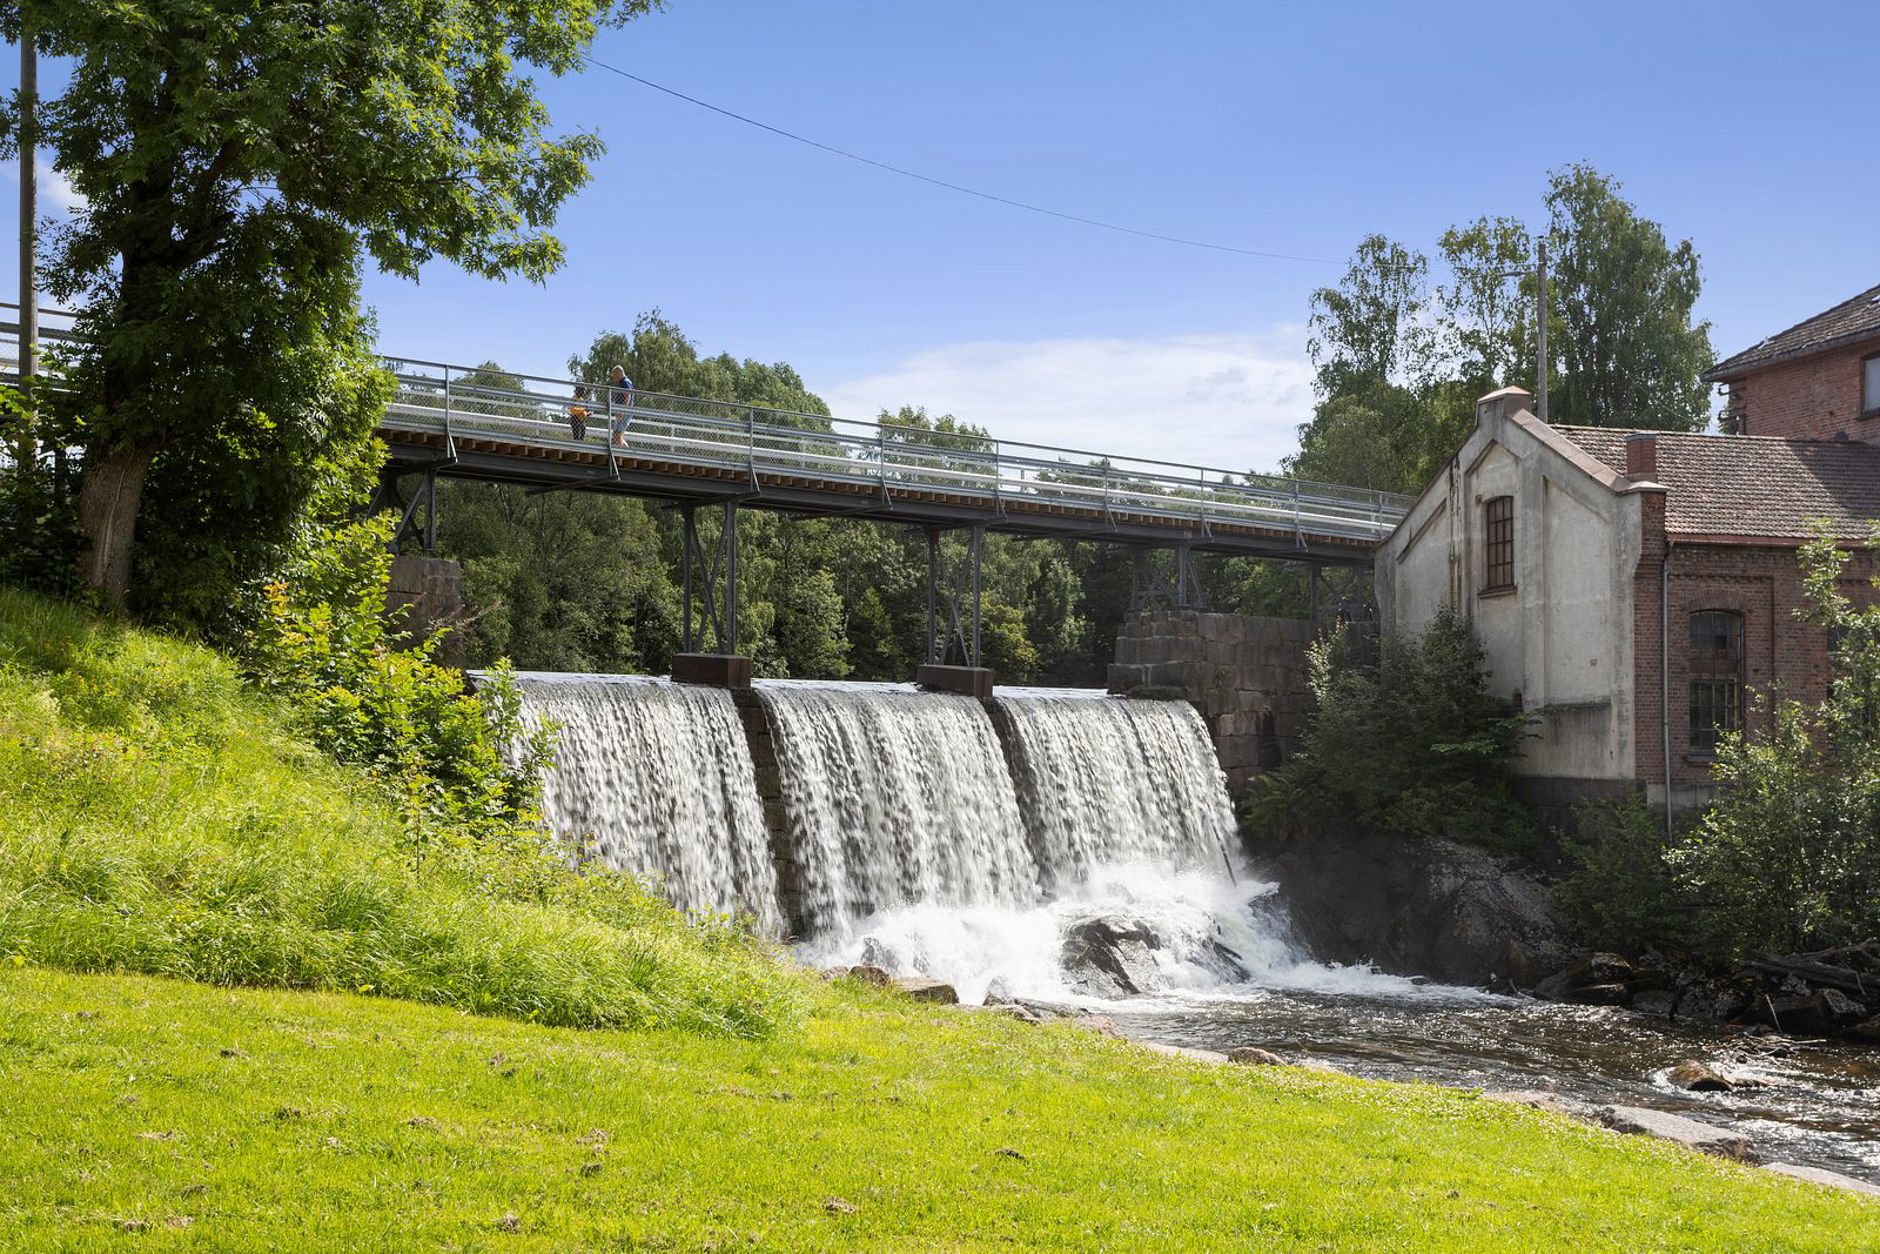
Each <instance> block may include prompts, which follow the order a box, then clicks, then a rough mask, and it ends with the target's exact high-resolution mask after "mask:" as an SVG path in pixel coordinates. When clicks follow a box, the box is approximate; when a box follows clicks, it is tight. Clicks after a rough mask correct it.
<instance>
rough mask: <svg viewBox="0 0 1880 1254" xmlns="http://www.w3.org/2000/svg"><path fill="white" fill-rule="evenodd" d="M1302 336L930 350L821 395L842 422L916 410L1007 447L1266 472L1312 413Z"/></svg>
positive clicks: (1291, 328)
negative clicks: (972, 427) (948, 418)
mask: <svg viewBox="0 0 1880 1254" xmlns="http://www.w3.org/2000/svg"><path fill="white" fill-rule="evenodd" d="M1305 341H1306V335H1305V329H1304V328H1303V327H1300V326H1296V325H1291V324H1282V325H1278V326H1274V327H1271V328H1268V329H1267V330H1265V331H1260V332H1251V333H1237V332H1222V333H1217V334H1203V335H1178V336H1162V337H1148V338H1140V339H1131V338H1115V339H1063V340H1032V341H1018V342H1013V341H1005V342H1000V341H985V342H979V343H967V344H952V345H947V346H943V347H939V348H932V349H926V350H923V351H921V352H917V353H915V354H913V355H912V356H909V357H908V358H906V359H905V360H903V361H901V362H899V363H898V364H896V365H895V366H893V367H891V368H890V369H887V370H884V371H881V372H879V373H877V374H872V375H868V376H866V377H864V378H860V379H855V380H853V381H851V382H848V383H843V384H840V385H839V386H837V387H835V388H833V389H826V390H824V391H823V398H824V399H825V400H827V401H828V402H829V406H830V408H831V409H832V410H834V411H835V412H836V413H837V414H840V415H843V416H845V417H856V418H859V417H863V416H865V415H870V416H871V415H873V414H874V413H875V412H876V411H877V410H880V409H883V408H887V409H898V408H899V407H900V406H902V405H924V406H926V407H927V411H928V412H929V413H930V414H934V415H939V414H946V413H950V414H953V415H954V416H955V417H957V418H959V419H961V420H962V421H965V422H972V423H976V424H978V425H979V426H982V427H985V428H986V429H987V430H989V431H990V432H991V433H992V434H993V435H994V436H996V437H998V438H1000V439H1004V440H1022V441H1026V442H1028V443H1033V444H1049V445H1056V446H1060V447H1068V448H1075V449H1085V450H1090V451H1094V452H1099V453H1107V454H1111V455H1116V456H1124V457H1150V458H1157V459H1160V460H1164V461H1173V462H1185V463H1189V464H1192V465H1199V466H1209V467H1220V468H1223V469H1227V470H1233V471H1237V472H1238V471H1246V470H1273V469H1276V468H1277V467H1278V465H1279V459H1280V458H1281V457H1283V456H1285V455H1286V454H1288V453H1290V452H1292V451H1294V449H1295V448H1296V447H1297V445H1298V440H1297V431H1296V429H1297V427H1298V425H1299V424H1300V423H1302V422H1304V421H1305V420H1306V419H1307V418H1309V417H1310V416H1311V411H1312V367H1311V364H1310V363H1309V362H1308V361H1307V360H1306V354H1305Z"/></svg>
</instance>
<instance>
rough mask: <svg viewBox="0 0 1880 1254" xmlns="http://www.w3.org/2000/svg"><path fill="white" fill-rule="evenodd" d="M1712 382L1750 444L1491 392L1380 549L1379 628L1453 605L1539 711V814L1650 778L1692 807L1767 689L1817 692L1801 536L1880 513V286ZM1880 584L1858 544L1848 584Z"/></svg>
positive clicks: (1651, 788) (1824, 662) (1503, 681)
mask: <svg viewBox="0 0 1880 1254" xmlns="http://www.w3.org/2000/svg"><path fill="white" fill-rule="evenodd" d="M1706 377H1707V378H1709V379H1711V380H1712V381H1713V382H1719V383H1724V384H1727V385H1728V387H1729V397H1730V399H1729V406H1728V409H1727V411H1726V412H1727V414H1728V419H1727V421H1728V422H1729V424H1730V425H1731V426H1732V427H1733V428H1734V430H1735V431H1736V432H1737V434H1728V435H1687V434H1676V433H1669V432H1650V431H1637V432H1631V431H1625V430H1621V429H1613V428H1591V427H1586V428H1576V427H1564V426H1563V427H1551V426H1548V425H1547V424H1545V423H1542V422H1541V421H1540V420H1539V419H1537V418H1536V417H1535V416H1534V415H1533V413H1532V412H1530V409H1529V404H1528V402H1529V397H1528V394H1527V393H1526V392H1523V391H1521V390H1519V389H1516V388H1508V389H1504V390H1502V391H1500V392H1496V393H1494V394H1492V395H1490V396H1487V397H1484V398H1483V399H1482V401H1481V402H1480V403H1479V404H1478V405H1477V409H1476V426H1475V430H1474V431H1473V432H1472V433H1471V435H1470V436H1469V438H1468V440H1467V441H1466V442H1465V443H1464V444H1463V447H1462V449H1461V450H1460V451H1459V452H1458V453H1457V455H1456V457H1455V458H1454V459H1453V460H1452V461H1451V463H1450V464H1449V466H1448V467H1447V468H1446V469H1445V471H1444V473H1443V475H1442V476H1441V477H1439V478H1438V479H1437V480H1436V482H1434V483H1432V484H1431V485H1430V486H1429V487H1428V488H1426V489H1425V490H1424V492H1423V494H1422V495H1421V496H1419V497H1418V498H1417V501H1416V504H1415V505H1413V506H1412V507H1411V509H1410V511H1409V513H1408V515H1407V516H1406V517H1405V519H1404V522H1403V523H1402V524H1401V525H1400V526H1399V527H1398V528H1397V530H1396V532H1395V533H1394V534H1393V535H1392V536H1391V537H1390V539H1389V540H1387V541H1386V542H1385V543H1384V545H1383V546H1382V547H1381V548H1380V549H1379V551H1378V556H1377V592H1378V604H1379V610H1380V616H1381V619H1382V622H1383V625H1384V628H1385V630H1387V631H1415V630H1418V629H1419V628H1420V627H1421V626H1422V625H1423V624H1425V623H1427V622H1428V621H1429V619H1430V618H1431V617H1432V616H1433V615H1434V614H1435V613H1436V611H1437V609H1438V608H1439V607H1441V606H1443V605H1449V606H1452V607H1454V608H1456V609H1457V610H1458V611H1459V612H1461V613H1462V614H1463V615H1464V616H1465V617H1467V618H1469V619H1470V620H1471V621H1472V622H1473V624H1474V625H1475V628H1476V630H1477V632H1478V634H1479V635H1480V636H1481V638H1482V642H1483V645H1484V648H1485V649H1486V651H1487V653H1488V661H1489V669H1490V674H1491V680H1492V683H1493V684H1494V686H1495V688H1496V689H1497V690H1498V691H1499V692H1500V693H1501V694H1502V695H1505V696H1506V697H1508V698H1509V700H1510V701H1512V702H1514V703H1517V704H1521V705H1524V706H1529V707H1533V706H1543V707H1546V712H1545V714H1544V715H1543V716H1542V718H1541V720H1540V723H1539V724H1538V726H1537V728H1536V732H1537V734H1536V736H1535V737H1534V739H1532V740H1531V741H1530V742H1529V744H1528V747H1527V749H1526V750H1525V752H1524V756H1523V760H1522V762H1521V763H1520V765H1519V769H1520V771H1521V772H1522V774H1523V776H1524V778H1525V780H1526V783H1527V785H1528V788H1529V792H1530V796H1531V797H1532V799H1534V800H1535V801H1537V802H1539V803H1541V804H1542V805H1543V806H1545V807H1549V808H1553V807H1559V806H1564V805H1566V804H1569V803H1571V802H1573V801H1576V800H1578V799H1581V798H1584V797H1588V796H1598V795H1609V794H1613V793H1617V792H1622V791H1626V790H1630V789H1632V788H1635V787H1637V786H1639V785H1641V784H1642V785H1644V786H1645V789H1646V791H1647V792H1648V794H1649V795H1650V796H1651V798H1652V799H1653V801H1654V802H1655V803H1658V804H1664V805H1666V806H1667V807H1668V808H1673V809H1677V808H1683V807H1686V806H1689V805H1692V804H1696V803H1699V802H1701V801H1703V800H1705V799H1706V798H1707V797H1708V795H1709V794H1710V792H1711V780H1710V764H1711V761H1712V757H1713V753H1714V749H1715V745H1716V741H1717V737H1718V736H1719V735H1721V734H1722V733H1723V732H1725V731H1729V730H1732V729H1735V728H1738V727H1744V728H1747V729H1748V730H1750V731H1751V733H1752V734H1753V733H1754V731H1755V730H1756V728H1757V725H1758V718H1759V715H1758V712H1757V709H1756V702H1755V694H1757V693H1758V692H1767V691H1770V690H1771V689H1772V688H1777V687H1779V688H1780V689H1781V690H1782V691H1783V692H1786V693H1787V694H1789V695H1793V696H1798V697H1801V698H1803V699H1809V700H1818V699H1819V698H1820V697H1821V696H1822V695H1823V694H1824V692H1825V690H1826V685H1827V682H1828V676H1829V656H1828V647H1829V646H1828V641H1827V638H1826V634H1825V632H1824V631H1823V630H1822V629H1821V628H1819V627H1815V626H1812V625H1810V624H1808V623H1805V622H1803V621H1801V620H1800V619H1799V618H1798V617H1797V615H1796V611H1797V609H1799V608H1800V606H1801V605H1802V583H1801V576H1800V572H1799V570H1798V568H1797V565H1796V550H1797V549H1798V547H1799V546H1800V545H1801V543H1802V542H1803V541H1804V540H1805V539H1806V538H1807V537H1808V536H1809V534H1810V533H1811V529H1812V528H1813V527H1814V526H1815V525H1817V524H1822V525H1826V526H1827V527H1828V528H1829V529H1830V530H1831V531H1832V532H1833V534H1835V535H1836V536H1837V537H1839V538H1841V539H1842V540H1844V541H1847V542H1849V543H1850V544H1853V543H1855V542H1858V541H1860V540H1862V539H1864V538H1865V537H1866V535H1867V533H1868V531H1869V528H1870V527H1871V525H1872V523H1873V521H1874V520H1876V519H1880V288H1874V289H1872V290H1870V291H1868V292H1864V293H1862V294H1861V295H1860V296H1858V297H1855V298H1854V299H1853V300H1851V301H1848V302H1845V303H1844V304H1841V305H1837V306H1836V307H1835V308H1833V309H1830V310H1828V311H1827V312H1825V313H1823V314H1820V315H1818V316H1817V317H1815V318H1811V319H1809V320H1808V321H1806V322H1803V323H1801V324H1799V325H1798V326H1795V327H1792V328H1790V329H1789V330H1787V331H1784V332H1782V333H1781V334H1779V335H1775V336H1771V337H1770V338H1769V339H1767V340H1764V341H1763V342H1762V343H1761V344H1758V345H1756V346H1755V347H1754V348H1751V349H1749V350H1747V351H1745V352H1743V353H1739V354H1737V355H1736V356H1734V357H1731V358H1729V359H1728V360H1726V361H1724V362H1722V363H1720V364H1719V365H1718V366H1717V367H1716V368H1715V369H1714V370H1713V371H1712V372H1711V373H1710V374H1709V375H1707V376H1706ZM1870 441H1871V442H1870ZM1870 574H1871V565H1870V562H1869V559H1868V557H1867V556H1866V555H1865V553H1864V552H1863V553H1861V554H1859V555H1858V556H1857V557H1856V559H1855V560H1854V562H1853V563H1852V564H1851V565H1850V567H1849V569H1848V574H1847V583H1846V587H1847V591H1848V592H1849V594H1850V595H1851V596H1854V597H1856V598H1857V599H1862V600H1865V599H1867V598H1868V596H1869V595H1870V589H1869V586H1868V584H1867V578H1868V576H1869V575H1870Z"/></svg>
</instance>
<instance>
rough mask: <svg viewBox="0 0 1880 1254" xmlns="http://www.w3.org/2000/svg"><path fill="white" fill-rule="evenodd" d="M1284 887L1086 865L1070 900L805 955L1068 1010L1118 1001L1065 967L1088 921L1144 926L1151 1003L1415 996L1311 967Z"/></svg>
mask: <svg viewBox="0 0 1880 1254" xmlns="http://www.w3.org/2000/svg"><path fill="white" fill-rule="evenodd" d="M1276 888H1277V885H1274V884H1270V883H1263V882H1261V881H1259V880H1257V879H1254V878H1252V877H1251V876H1248V875H1247V874H1245V873H1244V872H1242V873H1240V874H1239V875H1238V877H1237V878H1235V879H1233V880H1230V879H1229V878H1228V876H1227V875H1226V874H1225V873H1224V872H1221V871H1214V870H1208V869H1193V870H1188V871H1172V870H1170V869H1169V868H1168V867H1167V866H1166V865H1164V864H1158V863H1129V864H1110V865H1100V866H1095V867H1092V868H1090V871H1089V874H1088V877H1087V878H1086V879H1085V880H1083V881H1082V882H1081V883H1079V884H1076V885H1075V886H1073V887H1071V888H1070V889H1068V890H1067V891H1066V892H1065V893H1064V894H1063V895H1061V896H1059V897H1057V898H1055V899H1053V900H1051V901H1046V902H1040V903H1037V904H1034V905H1030V906H1023V907H1011V906H966V907H957V906H954V907H942V906H934V905H927V904H920V905H912V906H905V907H902V908H900V909H896V910H888V911H883V912H882V913H880V914H877V915H875V916H873V917H871V918H869V919H866V920H864V921H862V922H861V923H859V924H857V925H855V926H853V927H851V928H848V929H845V930H843V931H841V932H837V933H832V934H829V935H825V936H820V937H817V938H814V939H812V940H810V941H809V942H808V943H806V944H805V945H804V946H803V947H802V949H801V955H802V958H803V960H804V961H805V962H807V963H810V964H811V965H815V966H829V965H832V964H841V965H851V964H854V963H858V962H867V963H872V964H877V965H880V966H883V967H886V968H887V969H888V970H890V971H892V972H893V973H894V974H897V975H922V976H926V977H929V978H931V979H936V980H943V981H945V982H946V983H948V984H951V985H952V986H953V987H954V989H955V991H957V992H958V993H959V995H960V1000H961V1001H963V1002H966V1003H968V1004H972V1003H977V1002H982V1001H985V1000H986V999H987V997H988V995H989V994H991V993H994V992H996V993H998V994H999V995H1002V996H1007V997H1016V998H1026V999H1035V1000H1039V1001H1044V1002H1051V1003H1060V1004H1067V1005H1085V1006H1090V1005H1096V1004H1100V1003H1104V1002H1108V1001H1111V1000H1113V995H1112V994H1111V993H1108V992H1103V991H1094V990H1092V988H1091V987H1090V986H1089V984H1088V982H1087V981H1085V980H1083V979H1081V978H1080V976H1079V973H1078V972H1077V971H1075V970H1072V969H1069V968H1067V966H1066V963H1065V957H1066V953H1067V950H1071V949H1074V948H1075V942H1074V938H1075V937H1076V935H1077V933H1078V930H1079V929H1080V928H1082V927H1085V926H1087V925H1090V924H1102V925H1108V926H1110V927H1113V928H1130V929H1140V930H1142V931H1144V932H1146V933H1149V934H1152V935H1153V936H1154V937H1155V940H1156V944H1155V947H1154V948H1153V949H1151V950H1149V951H1147V952H1145V953H1142V954H1139V955H1138V958H1139V964H1138V969H1137V971H1136V972H1135V973H1134V975H1135V978H1136V979H1137V980H1139V981H1140V982H1141V984H1142V985H1143V986H1144V987H1142V989H1141V991H1142V992H1144V993H1146V994H1148V996H1149V997H1150V998H1161V999H1168V998H1177V999H1193V998H1196V997H1210V996H1218V995H1227V996H1234V995H1244V994H1245V992H1246V991H1247V990H1248V989H1249V988H1280V989H1296V990H1308V991H1315V992H1323V993H1366V994H1371V995H1385V996H1402V995H1410V994H1415V993H1416V992H1417V991H1418V989H1417V984H1416V982H1415V981H1413V980H1409V979H1405V978H1403V977H1401V976H1393V975H1383V974H1381V973H1379V972H1376V971H1372V970H1370V969H1368V968H1364V967H1340V966H1328V965H1326V964H1324V963H1321V962H1317V961H1315V960H1314V959H1313V958H1312V957H1311V955H1310V954H1308V953H1306V952H1305V950H1304V949H1303V948H1302V947H1300V946H1299V945H1298V944H1297V943H1296V942H1295V941H1294V940H1293V938H1292V934H1291V928H1290V926H1289V925H1288V923H1287V920H1286V917H1285V914H1284V912H1283V911H1282V910H1281V909H1280V908H1279V907H1278V905H1277V903H1276V902H1275V900H1274V898H1273V893H1274V890H1275V889H1276Z"/></svg>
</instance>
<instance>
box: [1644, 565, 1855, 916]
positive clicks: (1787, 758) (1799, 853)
mask: <svg viewBox="0 0 1880 1254" xmlns="http://www.w3.org/2000/svg"><path fill="white" fill-rule="evenodd" d="M1801 566H1802V572H1803V584H1804V588H1805V591H1806V593H1807V604H1806V607H1805V609H1804V610H1803V611H1802V614H1803V616H1804V617H1805V618H1807V619H1808V620H1809V621H1810V622H1813V623H1815V624H1817V625H1819V626H1821V627H1823V628H1825V629H1826V630H1827V631H1828V635H1829V639H1830V640H1831V641H1835V642H1836V644H1837V647H1836V648H1835V649H1834V650H1833V680H1832V683H1831V684H1830V686H1829V693H1828V696H1827V698H1826V699H1825V700H1824V701H1822V702H1820V703H1819V704H1813V705H1804V704H1803V703H1801V702H1798V701H1794V700H1791V699H1787V698H1785V697H1784V696H1783V695H1782V694H1781V693H1780V692H1776V693H1773V694H1767V695H1766V696H1765V697H1764V698H1763V700H1762V702H1761V705H1760V709H1761V712H1762V714H1763V716H1764V717H1763V719H1762V720H1760V721H1762V722H1764V723H1765V724H1766V725H1767V727H1768V731H1767V732H1766V733H1765V734H1764V735H1762V736H1760V737H1757V738H1754V739H1752V738H1750V737H1746V736H1743V735H1740V734H1736V735H1730V736H1726V737H1725V738H1724V741H1723V743H1722V744H1721V745H1720V746H1719V747H1718V751H1717V766H1716V778H1717V783H1718V785H1719V788H1718V795H1717V800H1716V803H1715V804H1714V805H1712V806H1711V808H1710V809H1709V811H1707V812H1706V813H1705V815H1704V817H1703V820H1702V821H1701V822H1700V823H1699V824H1698V825H1697V826H1696V828H1694V829H1693V830H1692V831H1691V832H1690V833H1689V834H1688V835H1687V836H1686V837H1684V838H1683V839H1681V840H1680V841H1678V843H1677V844H1676V846H1675V847H1674V848H1673V849H1672V850H1671V851H1670V854H1669V857H1670V860H1671V864H1672V866H1673V868H1674V869H1675V871H1676V872H1677V875H1678V879H1679V882H1680V883H1681V884H1682V885H1684V887H1685V888H1686V889H1687V890H1688V891H1690V892H1691V893H1692V894H1693V895H1694V896H1695V897H1697V898H1698V899H1699V900H1700V901H1701V903H1702V905H1703V907H1704V911H1705V922H1706V927H1707V930H1708V931H1709V932H1711V933H1712V936H1711V939H1712V943H1713V944H1714V945H1715V946H1716V947H1717V948H1719V949H1722V950H1725V951H1728V952H1740V951H1744V950H1754V949H1781V950H1789V951H1795V950H1802V949H1811V948H1818V947H1823V946H1828V945H1835V944H1842V943H1851V942H1855V941H1859V940H1862V939H1865V938H1867V937H1870V936H1873V935H1876V934H1880V606H1870V607H1867V608H1864V609H1857V608H1855V607H1854V605H1853V604H1852V603H1851V602H1850V601H1849V600H1848V598H1847V597H1846V595H1845V594H1843V593H1842V592H1841V590H1840V586H1839V584H1840V578H1841V573H1842V570H1843V569H1844V568H1845V566H1846V555H1845V554H1844V553H1843V552H1842V551H1841V549H1840V548H1839V546H1837V545H1836V544H1835V542H1834V541H1833V540H1832V539H1830V538H1828V537H1826V536H1818V537H1817V538H1816V539H1814V540H1813V541H1811V542H1810V543H1808V544H1807V545H1805V546H1803V548H1802V552H1801ZM1876 582H1880V581H1876Z"/></svg>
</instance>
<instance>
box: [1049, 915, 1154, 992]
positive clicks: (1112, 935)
mask: <svg viewBox="0 0 1880 1254" xmlns="http://www.w3.org/2000/svg"><path fill="white" fill-rule="evenodd" d="M1161 947H1162V941H1161V938H1160V937H1158V936H1157V935H1156V934H1155V933H1154V932H1152V931H1151V930H1149V928H1148V927H1147V926H1145V925H1144V924H1143V923H1141V922H1140V921H1139V920H1136V919H1127V918H1117V917H1109V916H1105V917H1101V918H1095V919H1084V920H1082V921H1081V922H1078V923H1074V924H1072V925H1071V926H1070V927H1069V928H1068V929H1066V930H1065V933H1064V947H1063V950H1062V952H1061V954H1060V961H1061V962H1062V963H1063V966H1064V974H1065V977H1066V978H1067V979H1068V980H1069V981H1070V985H1071V987H1072V988H1074V989H1076V990H1077V991H1078V992H1080V993H1088V994H1090V995H1092V996H1096V997H1111V998H1115V997H1130V996H1135V995H1137V994H1141V993H1147V992H1152V991H1154V990H1155V989H1158V988H1160V987H1161V986H1162V973H1161V970H1160V968H1159V967H1157V965H1156V961H1155V951H1156V950H1157V949H1160V948H1161Z"/></svg>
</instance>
